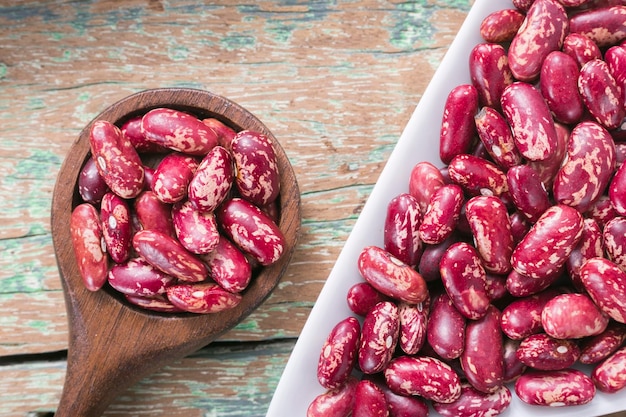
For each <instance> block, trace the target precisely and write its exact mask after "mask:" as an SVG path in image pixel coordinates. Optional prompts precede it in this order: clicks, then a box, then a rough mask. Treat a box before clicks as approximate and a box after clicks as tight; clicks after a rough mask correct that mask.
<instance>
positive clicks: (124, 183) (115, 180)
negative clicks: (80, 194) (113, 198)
mask: <svg viewBox="0 0 626 417" xmlns="http://www.w3.org/2000/svg"><path fill="white" fill-rule="evenodd" d="M89 146H90V149H91V155H92V157H93V159H94V161H95V162H96V167H97V168H98V172H99V173H100V176H101V177H102V179H103V180H104V182H105V183H106V184H107V185H108V186H109V188H110V189H111V191H113V192H114V193H115V194H117V195H119V196H120V197H122V198H134V197H136V196H137V195H139V193H140V192H141V190H142V189H143V185H144V178H143V177H144V170H143V163H142V162H141V159H140V158H139V154H138V153H137V151H136V150H135V148H134V147H133V145H132V144H131V143H130V141H129V140H128V139H126V138H125V137H124V135H122V132H121V131H120V129H119V128H118V127H117V126H115V125H114V124H112V123H111V122H108V121H105V120H96V121H95V122H94V123H93V124H92V125H91V128H90V131H89Z"/></svg>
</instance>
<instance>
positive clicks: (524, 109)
mask: <svg viewBox="0 0 626 417" xmlns="http://www.w3.org/2000/svg"><path fill="white" fill-rule="evenodd" d="M544 1H550V0H544ZM501 102H502V111H503V114H504V116H505V118H506V119H507V121H508V122H509V124H510V125H511V130H512V132H513V138H514V140H515V145H516V146H517V149H518V150H519V152H520V153H521V154H522V155H523V156H524V157H525V158H526V159H528V160H530V161H545V160H549V159H550V158H551V157H553V155H554V154H555V153H556V151H557V145H558V143H557V141H558V138H557V132H556V128H555V126H554V119H553V118H552V114H551V112H550V108H549V107H548V104H547V103H546V101H545V99H544V98H543V96H542V95H541V93H540V92H539V90H537V89H536V88H535V87H534V86H533V85H531V84H528V83H525V82H520V81H517V82H514V83H513V84H511V85H509V86H508V87H506V88H505V89H504V92H503V93H502V98H501Z"/></svg>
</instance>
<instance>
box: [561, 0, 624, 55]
mask: <svg viewBox="0 0 626 417" xmlns="http://www.w3.org/2000/svg"><path fill="white" fill-rule="evenodd" d="M570 32H571V33H580V34H581V35H584V36H587V37H588V38H589V39H591V40H592V41H594V42H595V43H596V44H597V45H598V46H599V47H600V48H604V47H608V46H611V45H616V44H618V43H619V42H621V41H622V40H624V39H626V6H624V5H619V6H612V7H603V8H596V9H590V10H587V11H585V12H582V13H578V14H576V15H575V16H572V18H571V19H570Z"/></svg>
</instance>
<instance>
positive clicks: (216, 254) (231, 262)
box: [200, 236, 252, 293]
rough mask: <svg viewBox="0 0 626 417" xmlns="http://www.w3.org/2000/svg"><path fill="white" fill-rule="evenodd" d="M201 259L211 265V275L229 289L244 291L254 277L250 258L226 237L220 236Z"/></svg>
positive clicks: (236, 291)
mask: <svg viewBox="0 0 626 417" xmlns="http://www.w3.org/2000/svg"><path fill="white" fill-rule="evenodd" d="M200 259H202V261H204V263H205V264H206V265H207V266H208V267H209V277H210V278H211V279H212V280H213V281H215V282H216V283H218V284H219V285H220V286H221V287H222V288H224V289H225V290H227V291H230V292H234V293H238V292H242V291H243V290H245V289H246V288H247V287H248V284H249V283H250V280H251V279H252V265H250V262H249V261H248V258H246V256H245V255H244V254H243V252H241V251H240V250H239V249H237V247H236V246H235V245H234V244H233V243H232V242H231V241H230V240H228V239H227V238H226V237H223V236H220V238H219V240H218V242H217V246H216V247H215V248H214V249H213V250H212V251H211V252H209V253H207V254H205V255H201V256H200Z"/></svg>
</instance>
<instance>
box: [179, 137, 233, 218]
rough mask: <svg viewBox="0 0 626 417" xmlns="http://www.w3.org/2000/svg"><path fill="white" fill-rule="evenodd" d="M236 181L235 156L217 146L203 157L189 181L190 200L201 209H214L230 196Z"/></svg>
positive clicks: (208, 210) (207, 210)
mask: <svg viewBox="0 0 626 417" xmlns="http://www.w3.org/2000/svg"><path fill="white" fill-rule="evenodd" d="M233 183H234V166H233V158H232V157H231V155H230V153H229V152H228V151H227V150H226V149H225V148H224V147H222V146H216V147H214V148H213V149H211V150H210V151H209V153H208V154H207V155H206V156H205V157H204V158H203V159H202V161H201V162H200V164H199V165H198V168H197V169H196V171H195V173H194V175H193V177H192V178H191V180H190V181H189V187H188V194H189V201H190V202H191V203H192V204H193V205H194V206H195V207H196V208H197V209H198V210H201V211H206V212H210V211H214V210H215V209H216V208H217V206H219V205H220V204H221V203H222V202H223V201H224V200H225V199H226V197H227V196H228V194H229V192H230V190H231V188H232V185H233Z"/></svg>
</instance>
